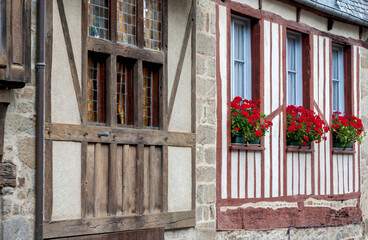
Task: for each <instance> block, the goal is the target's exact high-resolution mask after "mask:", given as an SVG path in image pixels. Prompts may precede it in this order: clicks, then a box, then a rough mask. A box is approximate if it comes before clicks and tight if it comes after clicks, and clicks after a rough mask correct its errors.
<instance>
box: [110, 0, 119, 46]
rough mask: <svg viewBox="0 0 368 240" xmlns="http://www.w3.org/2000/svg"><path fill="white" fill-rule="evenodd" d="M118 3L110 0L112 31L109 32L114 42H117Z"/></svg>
mask: <svg viewBox="0 0 368 240" xmlns="http://www.w3.org/2000/svg"><path fill="white" fill-rule="evenodd" d="M116 1H117V0H110V9H109V10H110V11H109V12H110V14H109V15H110V22H109V24H110V29H109V32H110V40H111V41H112V42H116V25H117V17H116V14H117V9H116V8H117V5H116Z"/></svg>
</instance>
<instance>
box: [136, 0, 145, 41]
mask: <svg viewBox="0 0 368 240" xmlns="http://www.w3.org/2000/svg"><path fill="white" fill-rule="evenodd" d="M143 1H144V0H137V35H136V37H137V45H138V47H140V48H143V47H144V16H143Z"/></svg>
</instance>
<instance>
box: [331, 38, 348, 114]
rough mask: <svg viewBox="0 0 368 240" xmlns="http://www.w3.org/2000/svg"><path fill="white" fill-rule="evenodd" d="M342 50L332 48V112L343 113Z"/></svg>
mask: <svg viewBox="0 0 368 240" xmlns="http://www.w3.org/2000/svg"><path fill="white" fill-rule="evenodd" d="M344 98H345V94H344V48H343V47H342V46H340V45H335V44H334V45H333V46H332V110H333V112H335V111H339V112H344V111H345V107H344V106H345V105H344V104H345V103H344Z"/></svg>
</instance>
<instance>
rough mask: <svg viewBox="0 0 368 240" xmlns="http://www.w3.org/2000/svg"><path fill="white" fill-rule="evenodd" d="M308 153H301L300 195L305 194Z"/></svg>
mask: <svg viewBox="0 0 368 240" xmlns="http://www.w3.org/2000/svg"><path fill="white" fill-rule="evenodd" d="M305 155H306V154H305V153H303V152H301V153H300V158H299V159H300V181H299V183H300V195H304V194H305V157H306V156H305Z"/></svg>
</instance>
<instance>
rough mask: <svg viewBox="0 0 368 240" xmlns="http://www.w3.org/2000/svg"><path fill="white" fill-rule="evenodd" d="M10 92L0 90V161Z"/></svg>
mask: <svg viewBox="0 0 368 240" xmlns="http://www.w3.org/2000/svg"><path fill="white" fill-rule="evenodd" d="M10 98H11V91H10V90H0V161H1V157H2V155H3V154H4V130H5V117H6V111H7V110H8V106H9V104H10Z"/></svg>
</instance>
